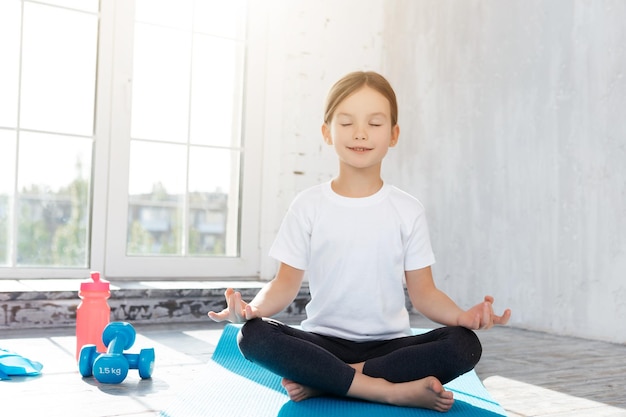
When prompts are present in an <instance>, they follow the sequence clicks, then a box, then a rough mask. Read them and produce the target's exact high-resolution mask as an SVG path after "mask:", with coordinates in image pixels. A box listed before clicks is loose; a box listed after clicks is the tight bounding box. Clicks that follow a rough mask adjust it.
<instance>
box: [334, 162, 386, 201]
mask: <svg viewBox="0 0 626 417" xmlns="http://www.w3.org/2000/svg"><path fill="white" fill-rule="evenodd" d="M331 186H332V188H333V191H334V192H336V193H337V194H339V195H341V196H344V197H351V198H362V197H369V196H371V195H374V194H376V193H377V192H378V191H380V189H381V188H382V186H383V180H382V178H381V176H380V167H379V168H378V169H369V170H353V169H346V168H344V167H340V169H339V175H338V176H337V177H336V178H335V179H333V181H332V183H331Z"/></svg>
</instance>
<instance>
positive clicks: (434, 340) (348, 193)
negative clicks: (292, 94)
mask: <svg viewBox="0 0 626 417" xmlns="http://www.w3.org/2000/svg"><path fill="white" fill-rule="evenodd" d="M397 119H398V107H397V102H396V96H395V93H394V91H393V89H392V87H391V86H390V85H389V83H388V82H387V80H386V79H385V78H384V77H383V76H381V75H380V74H377V73H375V72H353V73H350V74H348V75H346V76H345V77H343V78H342V79H341V80H339V81H338V82H337V83H336V84H335V85H334V86H333V87H332V88H331V90H330V92H329V94H328V97H327V101H326V111H325V115H324V123H323V125H322V136H323V138H324V141H325V142H326V143H327V144H329V145H332V146H334V149H335V152H336V153H337V156H338V159H339V172H338V174H337V176H336V177H335V178H334V179H333V180H332V181H330V182H327V183H324V184H320V185H318V186H315V187H312V188H309V189H307V190H305V191H303V192H301V193H300V194H299V195H298V196H297V197H296V198H295V199H294V201H293V202H292V204H291V206H290V208H289V210H288V212H287V214H286V216H285V218H284V220H283V223H282V225H281V228H280V230H279V232H278V235H277V237H276V240H275V241H274V244H273V245H272V247H271V249H270V256H272V257H273V258H275V259H277V260H278V261H279V262H280V264H279V268H278V272H277V274H276V276H275V278H274V279H273V280H272V281H270V282H269V283H267V284H266V285H265V286H264V287H263V288H262V289H261V290H260V291H259V293H258V294H257V295H256V296H255V297H254V299H253V300H252V301H251V302H250V303H246V302H244V301H243V300H242V299H241V294H240V293H238V292H235V291H234V290H233V289H231V288H229V289H228V290H227V291H226V303H227V307H226V308H225V309H224V310H223V311H221V312H209V317H211V319H213V320H215V321H222V320H229V321H231V322H235V323H239V322H245V324H244V325H243V326H242V328H241V332H240V334H239V348H240V350H241V352H242V353H243V355H244V356H245V357H246V358H247V359H248V360H250V361H252V362H255V363H257V364H259V365H261V366H263V367H265V368H267V369H269V370H270V371H272V372H274V373H276V374H278V375H280V376H282V377H283V386H284V387H285V389H286V391H287V393H288V395H289V397H290V398H291V399H292V400H293V401H301V400H304V399H306V398H310V397H312V396H316V395H322V394H331V395H339V396H348V397H353V398H360V399H363V400H368V401H375V402H381V403H388V404H394V405H398V406H409V407H423V408H429V409H433V410H437V411H448V410H449V409H450V407H452V404H453V402H454V399H453V395H452V392H450V391H446V390H445V389H444V387H443V384H446V383H447V382H449V381H451V380H452V379H454V378H456V377H458V376H459V375H461V374H463V373H465V372H468V371H470V370H471V369H473V368H474V366H475V365H476V363H477V362H478V360H479V359H480V355H481V352H482V348H481V345H480V342H479V340H478V338H477V336H476V335H475V334H474V332H473V331H472V330H470V329H487V328H490V327H492V326H493V325H494V324H506V323H507V321H508V320H509V317H510V314H511V312H510V310H506V311H505V312H504V314H503V315H502V316H498V315H495V314H494V312H493V309H492V304H493V298H492V297H490V296H486V297H485V298H484V301H483V302H482V303H480V304H477V305H476V306H474V307H472V308H470V309H469V310H466V311H464V310H462V309H461V308H460V307H458V306H457V304H455V302H454V301H452V300H451V299H450V298H449V297H448V296H447V295H446V294H445V293H443V292H442V291H440V290H439V289H438V288H437V287H436V286H435V284H434V281H433V277H432V273H431V267H430V266H431V265H432V264H433V263H434V261H435V259H434V255H433V252H432V248H431V244H430V237H429V234H428V227H427V223H426V218H425V214H424V208H423V206H422V204H421V203H420V202H419V201H418V200H417V199H415V198H414V197H412V196H410V195H408V194H406V193H404V192H402V191H400V190H399V189H397V188H395V187H393V186H391V185H389V184H386V183H385V182H384V181H383V179H382V178H381V165H382V161H383V158H384V157H385V155H386V154H387V151H388V149H389V148H390V147H393V146H396V144H397V143H398V137H399V134H400V128H399V126H398V120H397ZM305 271H306V275H307V278H308V283H309V289H310V292H311V300H310V302H309V304H308V305H307V307H306V311H307V318H306V320H304V321H303V322H302V324H301V329H296V328H293V327H291V326H287V325H284V324H282V323H280V322H278V321H276V320H273V319H270V318H268V317H271V316H273V315H275V314H276V313H279V312H280V311H282V310H283V309H284V308H286V307H287V306H288V305H289V304H290V303H291V302H292V301H293V300H294V298H295V297H296V295H297V294H298V291H299V289H300V286H301V284H302V282H303V279H304V276H305ZM405 285H406V289H407V292H408V294H409V298H410V300H411V303H412V305H413V306H414V307H415V309H417V311H419V312H420V313H422V314H423V315H424V316H426V317H428V318H429V319H431V320H433V321H435V322H438V323H441V324H442V325H444V327H442V328H439V329H435V330H433V331H431V332H428V333H426V334H423V335H417V336H416V335H412V333H411V329H410V323H409V314H408V311H407V309H406V307H405V293H404V286H405Z"/></svg>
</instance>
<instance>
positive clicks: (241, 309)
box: [209, 288, 259, 323]
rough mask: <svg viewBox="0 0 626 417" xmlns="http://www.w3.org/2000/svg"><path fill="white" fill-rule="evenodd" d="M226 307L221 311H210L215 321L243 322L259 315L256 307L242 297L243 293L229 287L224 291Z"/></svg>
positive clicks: (210, 315)
mask: <svg viewBox="0 0 626 417" xmlns="http://www.w3.org/2000/svg"><path fill="white" fill-rule="evenodd" d="M224 296H225V297H226V308H225V309H224V310H222V311H220V312H219V313H216V312H214V311H209V317H210V318H211V319H212V320H214V321H224V320H228V321H230V322H231V323H241V322H243V321H247V320H251V319H253V318H256V317H259V312H258V310H257V309H256V308H254V307H252V306H251V305H250V304H248V303H246V302H245V301H243V300H242V299H241V293H240V292H238V291H235V290H233V289H232V288H228V289H227V290H226V292H225V293H224Z"/></svg>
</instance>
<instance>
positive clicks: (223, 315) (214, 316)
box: [208, 310, 228, 322]
mask: <svg viewBox="0 0 626 417" xmlns="http://www.w3.org/2000/svg"><path fill="white" fill-rule="evenodd" d="M208 316H209V318H210V319H211V320H213V321H217V322H220V321H224V320H226V319H227V318H228V310H222V311H220V312H219V313H216V312H214V311H209V313H208Z"/></svg>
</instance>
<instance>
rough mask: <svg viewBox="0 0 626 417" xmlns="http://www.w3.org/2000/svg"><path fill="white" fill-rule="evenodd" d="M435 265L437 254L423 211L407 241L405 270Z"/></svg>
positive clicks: (418, 216) (416, 219)
mask: <svg viewBox="0 0 626 417" xmlns="http://www.w3.org/2000/svg"><path fill="white" fill-rule="evenodd" d="M434 263H435V254H434V253H433V249H432V246H431V244H430V234H429V232H428V223H427V221H426V213H425V212H424V210H423V209H422V210H421V211H420V212H419V214H418V215H417V217H416V218H415V221H414V222H413V227H412V229H411V232H410V234H409V238H408V240H407V246H406V252H405V257H404V270H405V271H413V270H415V269H421V268H425V267H427V266H430V265H432V264H434Z"/></svg>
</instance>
